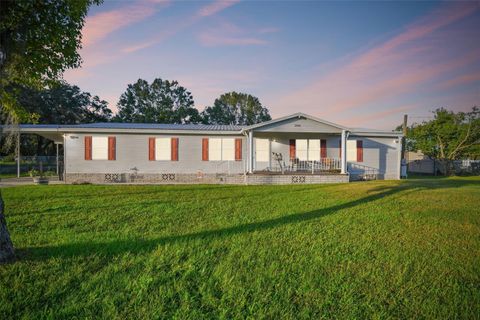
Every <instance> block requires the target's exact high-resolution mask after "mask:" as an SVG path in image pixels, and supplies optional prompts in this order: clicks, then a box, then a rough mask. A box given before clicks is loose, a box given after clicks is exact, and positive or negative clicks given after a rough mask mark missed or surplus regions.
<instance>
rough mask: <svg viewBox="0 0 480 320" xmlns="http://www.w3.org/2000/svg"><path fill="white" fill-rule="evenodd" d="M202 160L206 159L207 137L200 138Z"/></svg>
mask: <svg viewBox="0 0 480 320" xmlns="http://www.w3.org/2000/svg"><path fill="white" fill-rule="evenodd" d="M202 161H208V138H203V139H202Z"/></svg>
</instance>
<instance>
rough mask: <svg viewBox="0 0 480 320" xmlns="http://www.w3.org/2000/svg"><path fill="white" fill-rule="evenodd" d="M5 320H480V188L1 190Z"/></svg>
mask: <svg viewBox="0 0 480 320" xmlns="http://www.w3.org/2000/svg"><path fill="white" fill-rule="evenodd" d="M2 192H3V195H4V198H5V200H6V204H7V207H6V210H7V219H8V223H9V227H10V231H11V235H12V238H13V240H14V242H15V245H16V247H17V251H18V255H19V259H18V261H16V262H14V263H11V264H7V265H3V266H0V301H1V303H0V319H9V318H31V319H42V318H62V319H65V318H74V317H75V318H90V319H97V318H105V319H126V318H133V319H148V318H177V319H202V318H226V319H231V318H255V319H256V318H272V319H278V318H286V319H293V318H304V319H306V318H316V319H322V318H324V319H331V318H343V319H352V318H356V319H364V318H404V319H410V318H420V319H422V318H423V319H440V318H441V319H446V318H456V319H478V318H479V317H480V210H479V209H478V208H479V207H480V179H479V178H448V179H423V180H420V179H419V180H412V181H383V182H382V181H378V182H361V183H351V184H341V185H291V186H221V185H217V186H206V185H200V186H190V185H184V186H94V185H76V186H75V185H55V186H26V187H14V188H7V189H3V191H2Z"/></svg>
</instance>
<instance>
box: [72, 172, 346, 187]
mask: <svg viewBox="0 0 480 320" xmlns="http://www.w3.org/2000/svg"><path fill="white" fill-rule="evenodd" d="M65 182H66V183H94V184H126V183H136V184H256V185H258V184H319V183H344V182H349V177H348V175H341V174H338V175H332V174H330V175H261V174H258V175H257V174H253V175H247V176H244V175H242V174H231V175H224V174H222V175H218V174H203V173H202V174H198V173H197V174H179V173H158V174H152V173H145V174H143V173H138V174H130V173H67V174H66V180H65Z"/></svg>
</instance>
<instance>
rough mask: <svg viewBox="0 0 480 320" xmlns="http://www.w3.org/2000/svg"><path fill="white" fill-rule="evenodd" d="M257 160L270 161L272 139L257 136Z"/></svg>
mask: <svg viewBox="0 0 480 320" xmlns="http://www.w3.org/2000/svg"><path fill="white" fill-rule="evenodd" d="M255 160H256V161H258V162H270V140H269V139H262V138H255Z"/></svg>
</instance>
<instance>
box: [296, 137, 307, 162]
mask: <svg viewBox="0 0 480 320" xmlns="http://www.w3.org/2000/svg"><path fill="white" fill-rule="evenodd" d="M295 153H296V154H295V157H296V158H297V159H298V160H300V161H308V139H297V140H295Z"/></svg>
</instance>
